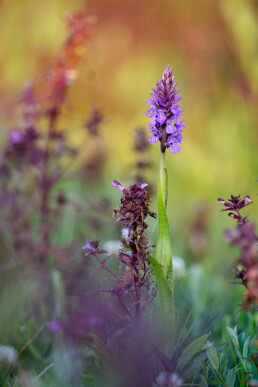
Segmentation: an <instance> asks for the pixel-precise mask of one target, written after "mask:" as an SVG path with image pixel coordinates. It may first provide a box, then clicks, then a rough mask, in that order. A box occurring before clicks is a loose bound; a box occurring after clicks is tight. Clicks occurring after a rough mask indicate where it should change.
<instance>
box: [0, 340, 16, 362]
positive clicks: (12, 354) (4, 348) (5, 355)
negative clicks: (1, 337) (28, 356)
mask: <svg viewBox="0 0 258 387" xmlns="http://www.w3.org/2000/svg"><path fill="white" fill-rule="evenodd" d="M16 356H17V352H16V350H15V349H14V348H13V347H10V346H9V345H0V363H5V364H11V363H13V362H14V361H15V359H16Z"/></svg>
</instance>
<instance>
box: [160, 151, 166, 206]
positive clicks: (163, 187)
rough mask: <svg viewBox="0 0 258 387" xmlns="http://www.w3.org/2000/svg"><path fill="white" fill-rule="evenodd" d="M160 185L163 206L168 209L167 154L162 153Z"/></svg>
mask: <svg viewBox="0 0 258 387" xmlns="http://www.w3.org/2000/svg"><path fill="white" fill-rule="evenodd" d="M160 183H161V192H162V199H163V204H164V207H165V209H166V207H167V170H166V162H165V152H162V151H161V152H160Z"/></svg>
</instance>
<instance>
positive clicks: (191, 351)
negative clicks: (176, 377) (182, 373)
mask: <svg viewBox="0 0 258 387" xmlns="http://www.w3.org/2000/svg"><path fill="white" fill-rule="evenodd" d="M208 337H209V333H208V334H206V335H203V336H201V337H198V339H196V340H194V341H193V342H192V343H191V344H189V345H188V347H186V348H185V350H184V351H183V353H182V355H181V356H180V358H179V360H178V368H179V370H183V369H184V367H185V366H186V365H187V364H188V363H189V362H190V361H191V360H192V359H193V358H194V357H195V356H196V355H197V354H198V353H199V352H201V348H202V347H203V345H204V344H205V343H206V341H207V339H208Z"/></svg>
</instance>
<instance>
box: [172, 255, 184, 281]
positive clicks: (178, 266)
mask: <svg viewBox="0 0 258 387" xmlns="http://www.w3.org/2000/svg"><path fill="white" fill-rule="evenodd" d="M172 264H173V275H174V278H182V277H185V275H186V270H185V261H184V259H183V258H181V257H172Z"/></svg>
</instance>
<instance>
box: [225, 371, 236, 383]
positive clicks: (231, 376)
mask: <svg viewBox="0 0 258 387" xmlns="http://www.w3.org/2000/svg"><path fill="white" fill-rule="evenodd" d="M235 381H236V371H235V369H232V370H230V371H228V374H227V377H226V384H227V387H234V386H235Z"/></svg>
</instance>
